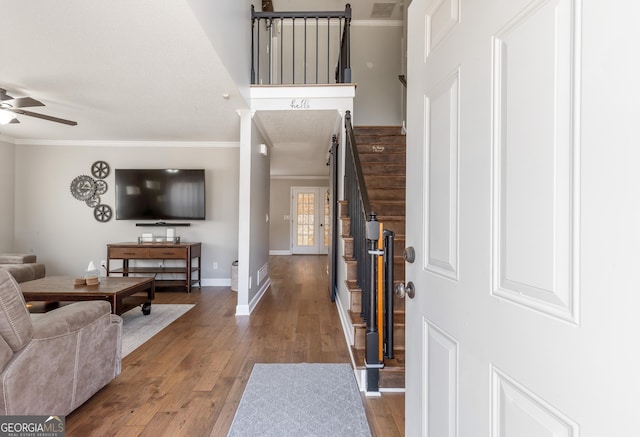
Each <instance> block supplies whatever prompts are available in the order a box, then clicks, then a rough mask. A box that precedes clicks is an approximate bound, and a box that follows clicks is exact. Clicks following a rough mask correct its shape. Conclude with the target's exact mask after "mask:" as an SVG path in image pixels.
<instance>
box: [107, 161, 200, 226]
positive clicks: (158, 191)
mask: <svg viewBox="0 0 640 437" xmlns="http://www.w3.org/2000/svg"><path fill="white" fill-rule="evenodd" d="M115 179H116V220H204V219H205V190H204V188H205V184H204V170H202V169H116V171H115Z"/></svg>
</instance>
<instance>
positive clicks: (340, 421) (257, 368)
mask: <svg viewBox="0 0 640 437" xmlns="http://www.w3.org/2000/svg"><path fill="white" fill-rule="evenodd" d="M228 436H229V437H240V436H242V437H247V436H261V437H262V436H278V437H283V436H296V437H299V436H327V437H329V436H330V437H337V436H345V437H347V436H348V437H354V436H367V437H369V436H371V432H370V430H369V425H368V423H367V417H366V415H365V412H364V406H363V405H362V398H361V397H360V392H359V391H358V385H357V384H356V380H355V376H354V374H353V368H352V367H351V365H349V364H306V363H304V364H255V365H254V367H253V370H252V372H251V376H250V377H249V381H248V382H247V386H246V388H245V390H244V394H243V395H242V399H241V400H240V404H239V405H238V410H237V411H236V415H235V417H234V419H233V423H232V424H231V429H230V430H229V434H228Z"/></svg>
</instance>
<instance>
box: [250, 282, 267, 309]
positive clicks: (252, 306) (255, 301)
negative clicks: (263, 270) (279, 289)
mask: <svg viewBox="0 0 640 437" xmlns="http://www.w3.org/2000/svg"><path fill="white" fill-rule="evenodd" d="M270 285H271V278H267V279H266V280H265V281H264V284H262V287H260V290H258V293H256V295H255V296H253V299H251V302H249V314H251V313H252V312H253V310H254V309H255V307H256V306H257V305H258V303H259V302H260V299H262V297H263V296H264V294H265V293H266V292H267V289H268V288H269V286H270Z"/></svg>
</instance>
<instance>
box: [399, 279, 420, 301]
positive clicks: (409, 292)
mask: <svg viewBox="0 0 640 437" xmlns="http://www.w3.org/2000/svg"><path fill="white" fill-rule="evenodd" d="M394 291H395V293H396V296H398V297H399V298H400V299H404V297H405V296H409V299H413V298H414V296H415V295H416V289H415V287H414V286H413V282H411V281H409V282H407V285H404V283H402V282H396V285H395V287H394Z"/></svg>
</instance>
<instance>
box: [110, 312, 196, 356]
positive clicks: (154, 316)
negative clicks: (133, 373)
mask: <svg viewBox="0 0 640 437" xmlns="http://www.w3.org/2000/svg"><path fill="white" fill-rule="evenodd" d="M194 306H195V305H194V304H166V303H163V304H151V314H149V315H148V316H145V315H144V314H142V311H141V309H140V307H136V308H133V309H130V310H129V311H127V312H126V313H124V314H122V316H121V317H122V358H124V357H126V356H127V355H128V354H130V353H131V352H133V351H134V350H135V349H137V348H138V347H140V345H142V344H143V343H145V342H146V341H147V340H149V339H150V338H151V337H153V336H154V335H156V334H157V333H158V332H160V331H162V330H163V329H164V328H166V327H167V326H169V325H170V324H171V323H172V322H173V321H175V320H176V319H178V318H179V317H180V316H182V315H183V314H185V313H186V312H187V311H189V310H190V309H191V308H193V307H194Z"/></svg>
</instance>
